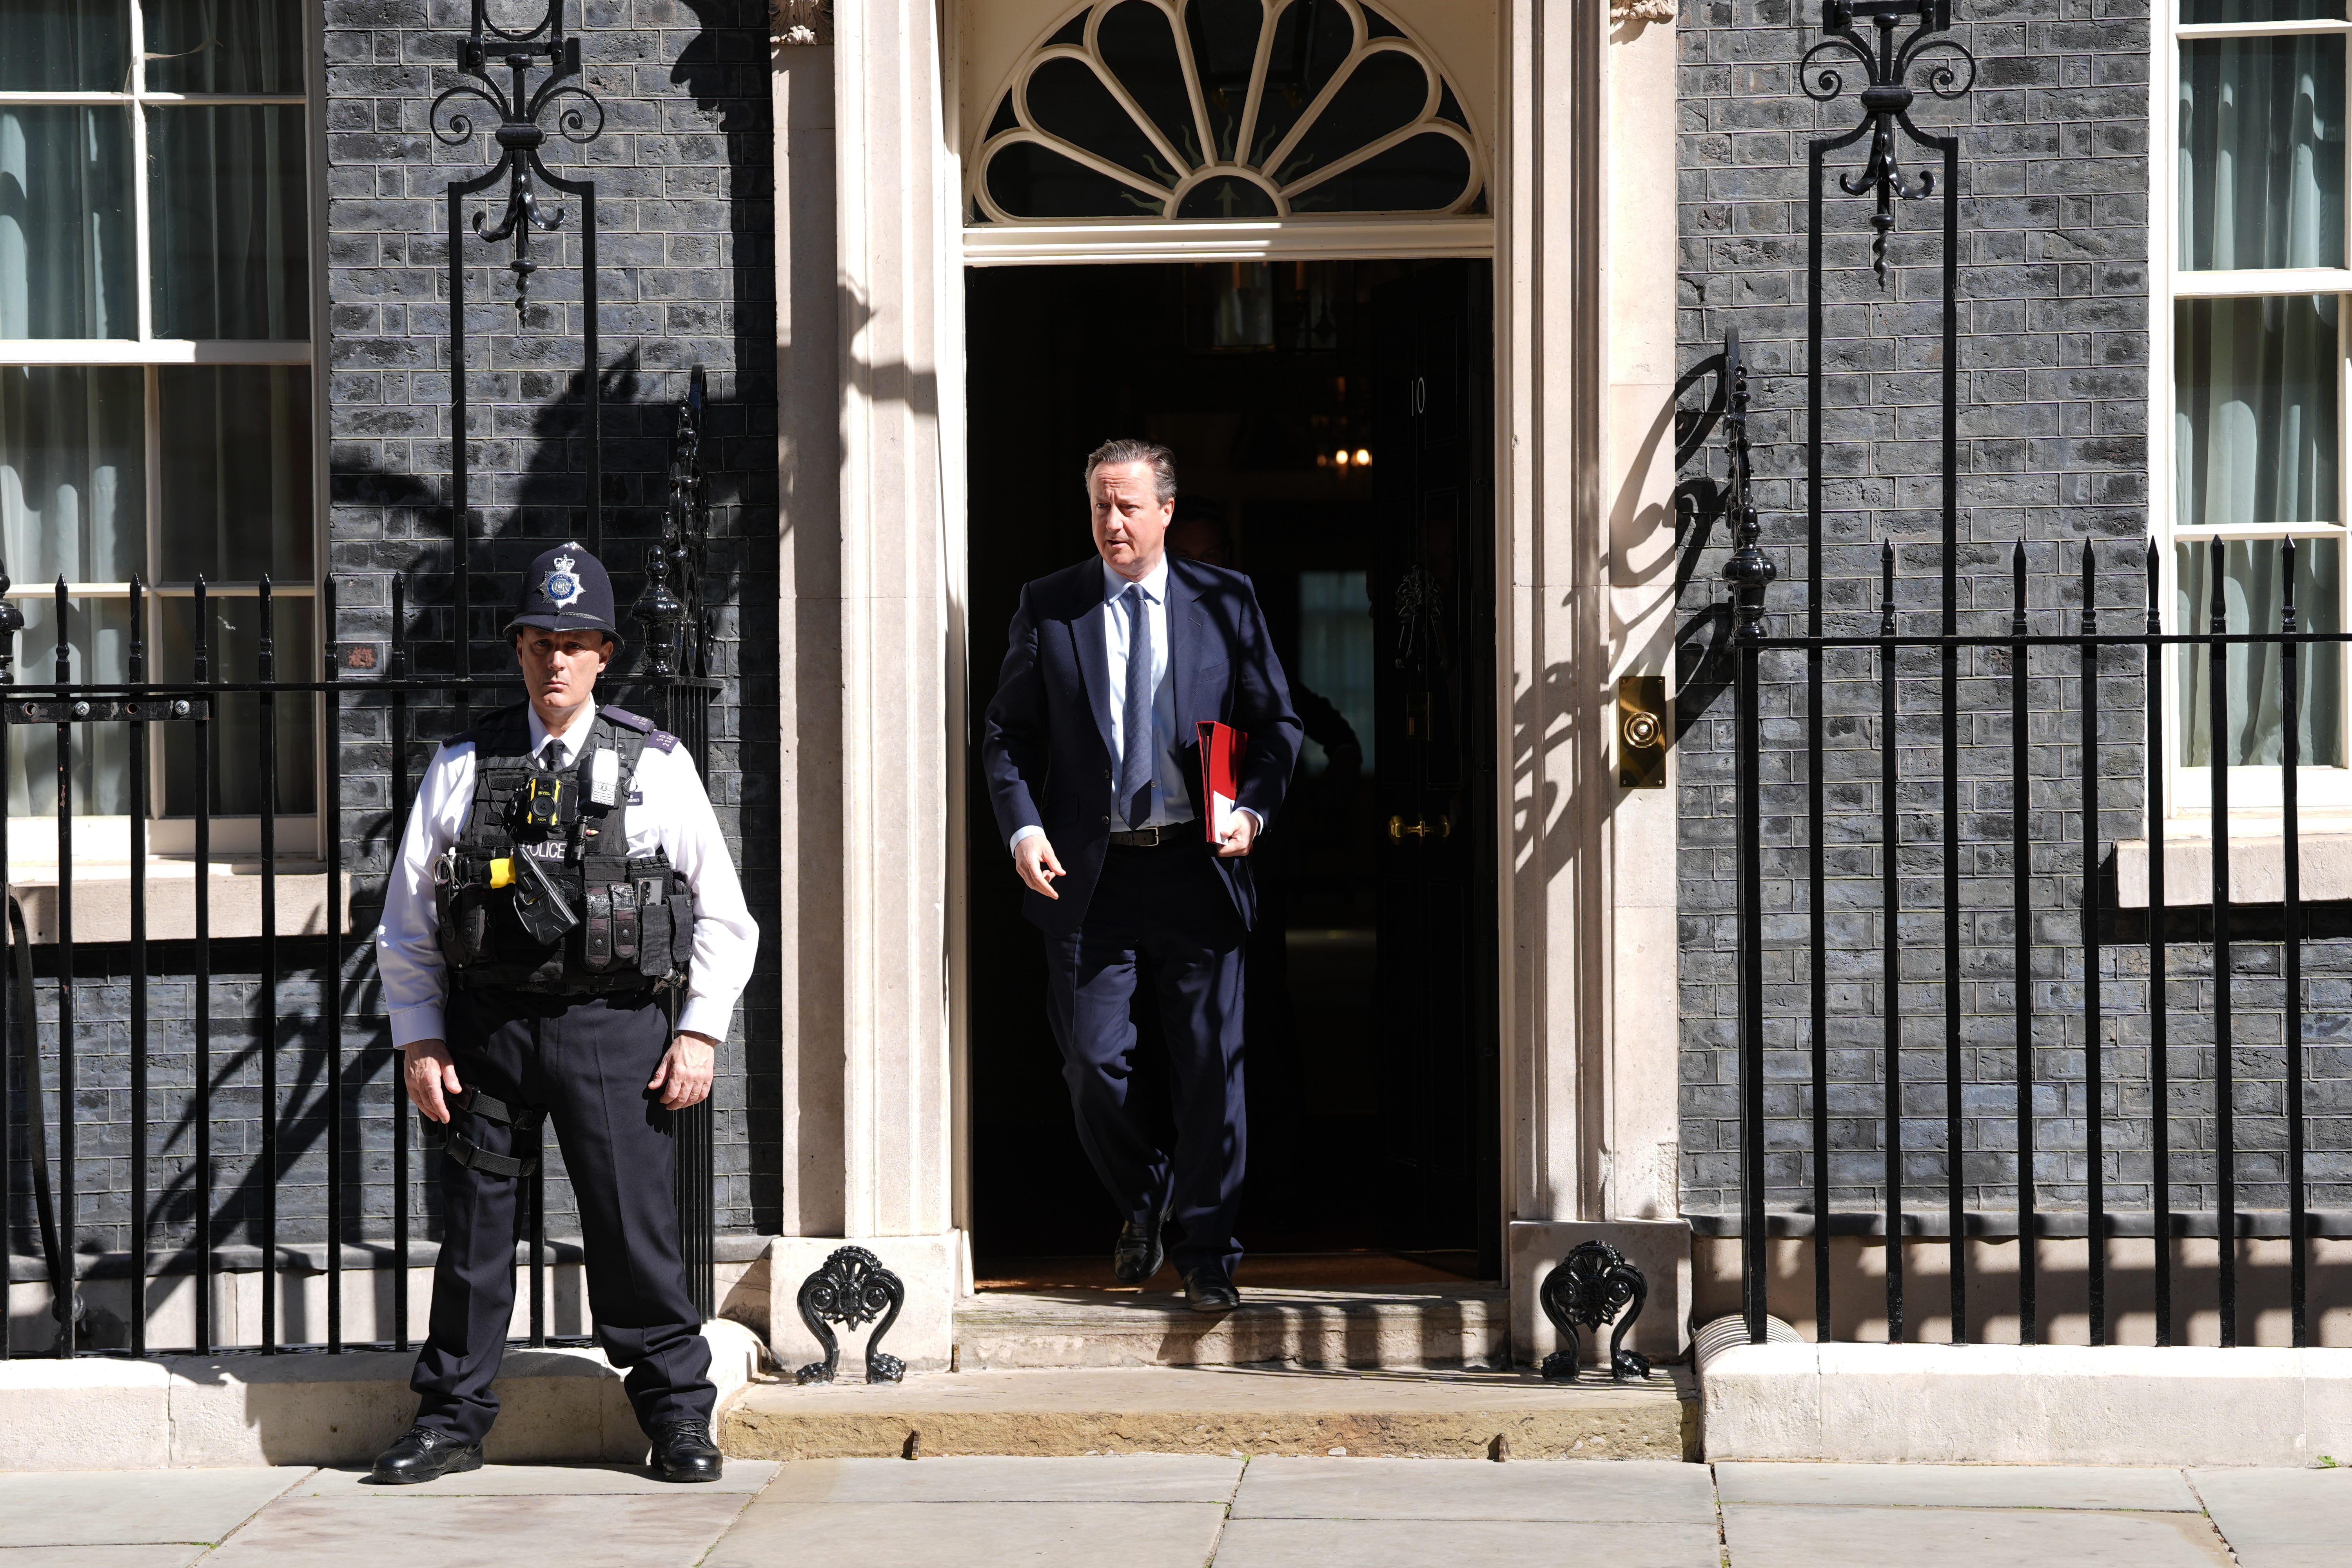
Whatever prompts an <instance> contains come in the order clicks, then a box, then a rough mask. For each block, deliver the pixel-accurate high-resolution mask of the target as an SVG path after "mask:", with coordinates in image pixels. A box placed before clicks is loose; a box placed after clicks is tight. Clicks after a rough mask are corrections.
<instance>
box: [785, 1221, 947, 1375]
mask: <svg viewBox="0 0 2352 1568" xmlns="http://www.w3.org/2000/svg"><path fill="white" fill-rule="evenodd" d="M841 1247H864V1248H865V1249H866V1251H868V1252H870V1253H872V1254H874V1256H875V1257H876V1258H879V1259H881V1262H882V1267H883V1268H887V1269H888V1270H890V1272H892V1273H893V1274H896V1275H897V1276H898V1279H899V1280H900V1281H901V1282H902V1283H903V1284H904V1285H905V1286H906V1288H907V1304H906V1306H905V1308H904V1309H903V1310H901V1311H900V1312H899V1314H898V1321H897V1322H895V1323H893V1324H891V1325H890V1332H889V1336H888V1337H887V1338H886V1339H885V1340H884V1341H883V1342H882V1348H883V1350H884V1351H886V1352H888V1353H889V1354H891V1355H894V1356H897V1357H898V1359H899V1360H900V1361H903V1362H905V1363H907V1370H908V1372H944V1371H945V1370H947V1365H948V1357H949V1354H950V1352H952V1351H953V1349H954V1348H955V1304H956V1298H957V1296H958V1295H959V1294H960V1293H961V1288H962V1281H963V1233H962V1232H961V1231H953V1230H951V1231H949V1232H947V1233H946V1234H945V1235H942V1236H860V1237H823V1236H780V1237H776V1238H775V1241H774V1243H773V1245H772V1247H770V1249H769V1253H768V1290H769V1298H768V1345H769V1348H770V1350H771V1351H772V1352H773V1354H774V1356H775V1361H776V1364H777V1366H778V1367H779V1368H781V1369H782V1372H783V1373H784V1375H785V1376H786V1377H790V1376H792V1375H793V1373H796V1372H798V1371H799V1370H800V1369H801V1368H802V1367H804V1366H807V1365H809V1364H810V1363H814V1362H821V1361H823V1360H824V1346H823V1345H821V1344H819V1343H818V1342H817V1340H816V1336H815V1335H814V1334H812V1333H810V1332H809V1331H808V1329H807V1327H806V1326H805V1325H803V1323H802V1321H801V1313H800V1306H799V1301H800V1290H801V1284H802V1281H803V1280H805V1279H807V1278H808V1277H809V1276H810V1275H811V1274H813V1273H814V1272H816V1270H817V1269H819V1268H823V1267H824V1260H825V1259H826V1258H830V1257H832V1256H833V1254H834V1253H835V1251H836V1250H837V1249H839V1248H841ZM830 1326H831V1327H832V1329H833V1331H834V1333H835V1337H837V1338H838V1339H839V1340H840V1342H841V1364H840V1368H839V1370H838V1372H837V1373H836V1375H837V1376H838V1377H840V1379H841V1380H842V1381H843V1382H845V1383H862V1382H864V1381H865V1379H866V1344H867V1342H869V1341H870V1340H871V1339H872V1338H873V1334H874V1331H875V1330H876V1329H877V1327H879V1326H880V1325H878V1324H876V1323H868V1324H866V1325H864V1326H863V1327H860V1328H858V1329H857V1330H856V1331H852V1332H844V1331H842V1329H841V1326H840V1325H839V1324H837V1323H835V1324H833V1325H830Z"/></svg>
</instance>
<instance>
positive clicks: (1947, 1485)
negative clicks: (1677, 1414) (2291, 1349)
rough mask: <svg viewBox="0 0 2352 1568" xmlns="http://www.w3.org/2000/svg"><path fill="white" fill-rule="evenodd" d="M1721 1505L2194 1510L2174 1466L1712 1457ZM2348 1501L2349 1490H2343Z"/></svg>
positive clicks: (2191, 1494) (2192, 1495)
mask: <svg viewBox="0 0 2352 1568" xmlns="http://www.w3.org/2000/svg"><path fill="white" fill-rule="evenodd" d="M1715 1484H1716V1487H1717V1495H1718V1496H1720V1497H1721V1498H1722V1499H1723V1500H1724V1501H1725V1502H1727V1503H1733V1502H1761V1503H1804V1504H1815V1505H1819V1504H1832V1505H1834V1504H1840V1503H1843V1504H1849V1505H1853V1506H1861V1507H1892V1508H2095V1509H2132V1510H2157V1511H2183V1512H2189V1513H2194V1512H2196V1511H2197V1510H2199V1509H2200V1508H2202V1507H2203V1506H2204V1505H2203V1504H2202V1503H2200V1502H2199V1501H2198V1500H2197V1494H2196V1493H2195V1492H2193V1491H2191V1490H2190V1489H2189V1479H2188V1477H2186V1476H2184V1475H2183V1474H2182V1473H2181V1472H2180V1471H2179V1470H2166V1469H2120V1468H2119V1469H2104V1468H2096V1467H2094V1466H2088V1465H1794V1464H1771V1463H1757V1462H1739V1463H1735V1462H1732V1461H1729V1460H1722V1461H1718V1462H1717V1465H1716V1467H1715ZM2346 1496H2347V1498H2352V1492H2347V1494H2346Z"/></svg>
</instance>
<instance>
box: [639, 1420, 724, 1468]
mask: <svg viewBox="0 0 2352 1568" xmlns="http://www.w3.org/2000/svg"><path fill="white" fill-rule="evenodd" d="M653 1439H654V1468H656V1469H657V1470H659V1471H660V1472H661V1478H662V1479H664V1480H666V1481H715V1480H717V1479H719V1474H720V1472H721V1471H722V1470H723V1469H724V1468H726V1461H725V1460H724V1459H723V1458H721V1457H720V1455H719V1445H718V1444H716V1443H713V1442H712V1441H711V1440H710V1426H709V1423H708V1422H703V1421H690V1420H689V1421H665V1422H663V1423H662V1424H661V1425H660V1426H656V1427H655V1428H654V1432H653Z"/></svg>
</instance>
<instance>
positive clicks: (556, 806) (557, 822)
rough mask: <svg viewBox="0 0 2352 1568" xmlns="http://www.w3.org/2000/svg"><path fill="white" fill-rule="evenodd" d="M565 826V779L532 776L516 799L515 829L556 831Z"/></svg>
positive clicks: (533, 831) (535, 831)
mask: <svg viewBox="0 0 2352 1568" xmlns="http://www.w3.org/2000/svg"><path fill="white" fill-rule="evenodd" d="M562 826H563V781H562V779H560V778H532V779H529V780H526V781H525V784H524V789H523V793H522V794H521V795H519V796H517V797H516V799H515V831H517V832H518V833H556V832H560V831H561V830H562Z"/></svg>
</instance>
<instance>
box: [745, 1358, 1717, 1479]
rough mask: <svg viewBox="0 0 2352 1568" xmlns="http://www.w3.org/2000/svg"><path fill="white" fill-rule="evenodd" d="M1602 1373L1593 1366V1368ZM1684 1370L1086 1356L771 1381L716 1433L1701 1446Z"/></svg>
mask: <svg viewBox="0 0 2352 1568" xmlns="http://www.w3.org/2000/svg"><path fill="white" fill-rule="evenodd" d="M1591 1377H1592V1374H1588V1378H1591ZM1698 1408H1699V1407H1698V1391H1697V1388H1696V1384H1695V1383H1694V1381H1693V1380H1692V1379H1691V1376H1690V1374H1689V1373H1688V1372H1687V1371H1685V1370H1684V1369H1681V1368H1675V1369H1671V1370H1670V1371H1669V1372H1666V1373H1660V1374H1658V1375H1656V1376H1654V1377H1653V1378H1652V1379H1651V1380H1650V1382H1649V1383H1647V1384H1641V1385H1637V1386H1633V1387H1621V1386H1618V1385H1616V1384H1610V1383H1607V1382H1603V1381H1599V1380H1598V1379H1597V1378H1596V1379H1593V1380H1591V1381H1587V1382H1584V1383H1580V1384H1574V1385H1570V1386H1561V1385H1559V1384H1546V1383H1544V1382H1542V1381H1541V1380H1539V1379H1538V1378H1537V1377H1536V1376H1535V1374H1534V1373H1421V1374H1417V1375H1416V1374H1412V1373H1371V1374H1361V1373H1345V1372H1326V1373H1317V1372H1307V1371H1297V1370H1279V1369H1242V1368H1231V1369H1223V1370H1207V1369H1197V1370H1196V1369H1185V1368H1150V1367H1136V1368H1126V1367H1121V1368H1081V1369H1076V1370H1060V1371H1043V1370H1027V1371H1010V1372H966V1373H948V1374H934V1375H930V1376H911V1377H909V1378H908V1380H907V1381H906V1382H905V1383H902V1384H871V1385H869V1384H846V1383H845V1384H833V1385H831V1386H817V1387H808V1388H803V1387H800V1386H797V1385H795V1384H790V1383H781V1382H780V1383H762V1384H759V1385H758V1386H756V1387H753V1388H751V1389H750V1390H748V1391H746V1393H745V1394H744V1395H743V1397H742V1398H740V1400H738V1401H736V1402H735V1404H734V1405H732V1406H731V1407H730V1409H729V1411H728V1413H727V1417H726V1421H725V1429H724V1431H723V1432H722V1433H721V1435H720V1436H719V1444H720V1446H721V1447H724V1448H725V1449H726V1450H727V1452H728V1453H729V1454H730V1455H735V1456H738V1457H740V1458H754V1459H835V1458H890V1457H904V1455H905V1454H906V1452H907V1446H908V1439H909V1438H910V1436H911V1437H913V1438H914V1439H915V1440H916V1442H917V1443H918V1445H919V1451H920V1452H921V1453H922V1454H923V1455H924V1456H927V1457H929V1456H936V1455H942V1454H967V1455H970V1454H982V1455H1073V1456H1075V1455H1087V1454H1113V1453H1117V1454H1129V1453H1157V1454H1234V1453H1243V1454H1254V1455H1255V1454H1295V1455H1308V1456H1324V1455H1330V1454H1346V1455H1350V1456H1376V1457H1391V1458H1410V1457H1453V1458H1490V1457H1492V1453H1493V1449H1494V1445H1495V1442H1496V1438H1498V1437H1499V1438H1501V1439H1503V1441H1504V1443H1505V1444H1506V1445H1507V1456H1508V1457H1510V1458H1522V1459H1573V1458H1594V1459H1601V1458H1606V1459H1685V1458H1689V1459H1695V1458H1697V1457H1698Z"/></svg>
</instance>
